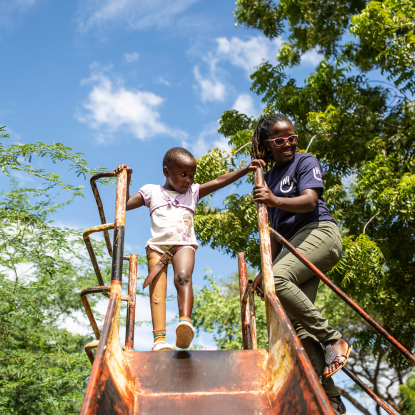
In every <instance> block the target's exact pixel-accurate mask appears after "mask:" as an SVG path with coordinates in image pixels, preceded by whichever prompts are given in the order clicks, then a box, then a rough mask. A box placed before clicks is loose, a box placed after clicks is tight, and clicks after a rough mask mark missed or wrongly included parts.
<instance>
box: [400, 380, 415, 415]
mask: <svg viewBox="0 0 415 415" xmlns="http://www.w3.org/2000/svg"><path fill="white" fill-rule="evenodd" d="M399 391H400V393H401V396H402V400H403V402H402V409H403V410H405V411H406V414H407V415H414V414H415V375H413V374H412V375H410V376H408V379H407V381H406V384H405V385H401V386H399Z"/></svg>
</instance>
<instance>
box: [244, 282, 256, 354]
mask: <svg viewBox="0 0 415 415" xmlns="http://www.w3.org/2000/svg"><path fill="white" fill-rule="evenodd" d="M247 288H248V295H249V326H250V328H251V330H250V332H251V346H252V349H253V350H256V349H257V348H258V346H257V338H256V316H255V297H254V293H253V292H252V281H251V280H249V283H248V287H247Z"/></svg>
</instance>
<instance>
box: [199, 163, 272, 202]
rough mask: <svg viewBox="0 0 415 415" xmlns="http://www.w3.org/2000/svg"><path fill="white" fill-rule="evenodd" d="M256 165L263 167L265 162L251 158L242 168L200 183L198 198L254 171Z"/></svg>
mask: <svg viewBox="0 0 415 415" xmlns="http://www.w3.org/2000/svg"><path fill="white" fill-rule="evenodd" d="M257 167H262V168H264V167H265V162H264V161H263V160H252V161H251V162H250V163H249V165H248V166H247V167H244V168H243V169H239V170H235V171H232V172H230V173H226V174H222V176H219V177H217V178H216V179H214V180H211V181H209V182H207V183H204V184H201V185H200V188H199V197H200V199H201V198H202V197H205V196H207V195H208V194H210V193H213V192H215V191H216V190H219V189H222V188H223V187H226V186H228V185H229V184H231V183H233V182H236V181H237V180H238V179H240V178H241V177H243V176H245V175H246V174H247V173H249V172H250V171H255V170H256V168H257Z"/></svg>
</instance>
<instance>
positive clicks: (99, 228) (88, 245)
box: [83, 223, 114, 285]
mask: <svg viewBox="0 0 415 415" xmlns="http://www.w3.org/2000/svg"><path fill="white" fill-rule="evenodd" d="M113 227H114V224H113V223H105V224H103V225H98V226H94V227H93V228H89V229H87V230H86V231H85V232H84V235H83V237H84V242H85V245H86V249H87V250H88V253H89V257H90V258H91V262H92V265H93V267H94V270H95V274H96V276H97V278H98V283H99V285H104V280H103V278H102V275H101V271H100V269H99V266H98V261H97V258H96V256H95V252H94V249H93V248H92V244H91V240H90V239H89V235H91V233H95V232H102V231H104V232H107V233H108V229H112V228H113Z"/></svg>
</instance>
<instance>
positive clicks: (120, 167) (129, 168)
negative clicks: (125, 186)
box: [114, 164, 133, 177]
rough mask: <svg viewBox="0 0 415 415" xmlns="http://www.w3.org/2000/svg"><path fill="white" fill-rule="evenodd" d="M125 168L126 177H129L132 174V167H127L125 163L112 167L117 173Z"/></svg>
mask: <svg viewBox="0 0 415 415" xmlns="http://www.w3.org/2000/svg"><path fill="white" fill-rule="evenodd" d="M124 169H125V170H127V177H130V176H131V175H132V174H133V169H132V168H131V167H128V166H127V165H126V164H120V165H119V166H118V167H116V168H115V169H114V173H119V172H120V171H121V170H124Z"/></svg>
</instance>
